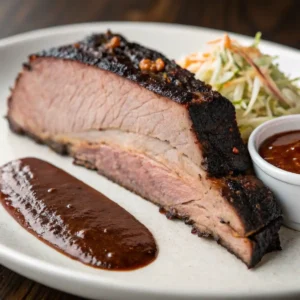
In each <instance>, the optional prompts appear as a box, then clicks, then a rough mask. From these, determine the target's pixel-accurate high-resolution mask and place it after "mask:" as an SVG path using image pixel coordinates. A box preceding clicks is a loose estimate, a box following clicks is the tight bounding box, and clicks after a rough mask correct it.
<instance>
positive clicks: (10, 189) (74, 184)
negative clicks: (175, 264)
mask: <svg viewBox="0 0 300 300" xmlns="http://www.w3.org/2000/svg"><path fill="white" fill-rule="evenodd" d="M0 176H1V177H0V188H1V194H0V195H1V203H2V204H3V206H4V207H5V208H6V209H7V210H8V212H9V213H10V214H11V215H12V216H13V217H14V218H15V219H16V220H17V221H18V222H19V223H20V224H21V225H22V226H23V227H24V228H26V229H27V230H28V231H30V232H31V233H32V234H34V235H35V236H37V237H38V238H39V239H40V240H42V241H44V242H46V243H47V244H48V245H51V246H52V247H54V248H56V249H57V250H59V251H60V252H62V253H64V254H66V255H68V256H70V257H71V258H73V259H77V260H79V261H81V262H83V263H85V264H87V265H91V266H93V267H98V268H104V269H113V270H131V269H136V268H140V267H142V266H145V265H147V264H149V263H151V262H152V261H153V260H154V259H155V257H156V254H157V247H156V243H155V240H154V238H153V236H152V234H151V233H150V232H149V230H148V229H147V228H146V227H145V226H144V225H142V224H141V223H140V222H139V221H137V220H136V219H135V218H134V217H133V216H132V215H130V214H129V213H128V212H127V211H125V210H124V209H123V208H122V207H120V206H119V205H117V204H116V203H114V202H113V201H111V200H109V199H108V198H107V197H105V196H104V195H102V194H101V193H99V192H98V191H96V190H94V189H93V188H91V187H89V186H88V185H86V184H85V183H83V182H82V181H80V180H78V179H76V178H74V177H73V176H71V175H69V174H68V173H66V172H64V171H63V170H61V169H58V168H57V167H55V166H53V165H51V164H49V163H47V162H45V161H42V160H39V159H35V158H24V159H21V160H16V161H12V162H10V163H8V164H6V165H4V166H3V167H2V168H1V169H0Z"/></svg>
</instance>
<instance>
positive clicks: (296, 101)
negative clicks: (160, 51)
mask: <svg viewBox="0 0 300 300" xmlns="http://www.w3.org/2000/svg"><path fill="white" fill-rule="evenodd" d="M260 39H261V33H260V32H258V33H257V34H256V36H255V39H254V42H253V44H252V45H251V46H248V47H245V46H242V45H240V44H239V43H238V42H237V41H235V40H233V39H231V38H230V37H229V36H228V35H227V34H225V35H224V36H223V37H222V38H219V39H216V40H213V41H210V42H208V45H209V46H210V50H209V51H207V52H197V53H192V54H189V55H187V56H185V57H183V58H182V59H181V60H179V61H178V62H177V63H178V64H179V65H180V66H181V67H183V68H186V69H188V70H189V71H191V72H192V73H194V74H195V77H196V78H197V79H200V80H202V81H204V82H206V83H208V84H210V85H211V86H212V87H213V89H215V90H217V91H218V92H220V93H221V94H222V95H223V96H224V97H226V98H228V99H229V100H230V101H231V102H232V103H233V105H234V107H235V109H236V115H237V123H238V126H239V129H240V132H241V135H242V138H243V139H244V140H247V139H248V137H249V135H250V133H251V132H252V131H253V130H254V129H255V127H257V126H258V125H260V124H261V123H263V122H265V121H267V120H270V119H273V118H276V117H279V116H283V115H289V114H297V113H300V88H299V86H297V85H296V82H297V81H298V80H299V79H300V77H299V78H290V77H289V76H287V75H286V74H284V73H283V72H281V71H280V70H279V67H278V64H277V63H276V62H275V61H276V58H277V57H272V56H270V55H267V54H264V53H262V52H261V51H260V50H259V43H260Z"/></svg>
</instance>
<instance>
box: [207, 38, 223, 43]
mask: <svg viewBox="0 0 300 300" xmlns="http://www.w3.org/2000/svg"><path fill="white" fill-rule="evenodd" d="M221 41H222V38H219V39H216V40H212V41H209V42H207V44H217V43H219V42H221Z"/></svg>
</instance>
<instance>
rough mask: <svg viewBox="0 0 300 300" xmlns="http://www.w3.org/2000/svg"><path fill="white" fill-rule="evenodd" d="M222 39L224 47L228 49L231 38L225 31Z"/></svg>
mask: <svg viewBox="0 0 300 300" xmlns="http://www.w3.org/2000/svg"><path fill="white" fill-rule="evenodd" d="M223 39H224V47H225V48H228V49H229V48H230V47H231V39H230V37H229V36H228V34H227V33H226V34H224V38H223Z"/></svg>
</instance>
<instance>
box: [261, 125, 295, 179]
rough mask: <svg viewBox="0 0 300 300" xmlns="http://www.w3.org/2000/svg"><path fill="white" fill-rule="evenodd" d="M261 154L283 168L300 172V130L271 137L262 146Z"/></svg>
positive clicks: (271, 162) (268, 160)
mask: <svg viewBox="0 0 300 300" xmlns="http://www.w3.org/2000/svg"><path fill="white" fill-rule="evenodd" d="M259 154H260V155H261V157H262V158H263V159H264V160H266V161H267V162H268V163H270V164H272V165H274V166H276V167H278V168H280V169H282V170H285V171H288V172H292V173H296V174H300V130H297V131H288V132H282V133H279V134H275V135H273V136H271V137H269V138H268V139H266V140H265V141H264V142H263V143H262V145H261V146H260V148H259Z"/></svg>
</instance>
